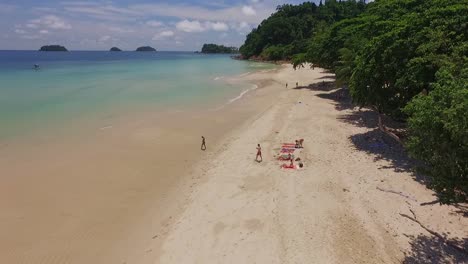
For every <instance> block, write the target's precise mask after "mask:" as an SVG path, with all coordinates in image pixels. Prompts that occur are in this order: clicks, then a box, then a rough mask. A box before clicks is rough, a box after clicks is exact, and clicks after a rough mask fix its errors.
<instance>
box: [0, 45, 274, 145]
mask: <svg viewBox="0 0 468 264" xmlns="http://www.w3.org/2000/svg"><path fill="white" fill-rule="evenodd" d="M34 64H38V65H39V66H40V68H39V69H38V70H35V69H33V66H34ZM272 68H274V66H273V65H269V64H264V63H255V62H246V61H238V60H232V59H231V58H230V57H229V56H228V55H203V54H195V53H191V52H157V53H146V52H143V53H139V52H107V51H74V52H38V51H0V140H2V139H7V138H10V137H15V136H18V135H22V134H25V133H28V132H31V131H35V130H36V129H43V128H47V127H54V126H67V125H68V124H71V123H72V122H74V121H76V120H82V119H86V118H95V117H96V116H111V115H118V114H121V113H126V112H129V111H130V112H131V111H140V110H142V109H154V110H155V111H157V110H158V109H159V110H160V109H183V108H184V107H187V106H189V105H190V106H193V105H198V106H203V105H206V106H207V107H213V106H216V105H222V104H223V103H230V102H232V101H233V100H235V99H237V98H240V95H243V94H245V93H246V92H247V91H248V90H249V89H250V88H251V87H252V84H248V83H242V82H226V81H225V80H227V79H232V77H235V76H242V75H243V74H246V73H249V72H252V71H255V70H262V69H272Z"/></svg>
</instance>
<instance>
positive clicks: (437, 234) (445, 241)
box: [400, 208, 468, 254]
mask: <svg viewBox="0 0 468 264" xmlns="http://www.w3.org/2000/svg"><path fill="white" fill-rule="evenodd" d="M409 210H410V212H411V213H412V214H413V217H411V216H409V215H407V214H402V213H400V215H401V216H403V217H405V218H408V219H409V220H411V221H413V222H415V223H417V224H419V226H421V227H422V228H423V229H424V230H426V231H427V232H429V233H430V234H431V235H433V236H436V237H438V238H439V239H441V240H442V241H443V242H444V243H445V244H447V245H448V246H450V247H452V248H453V249H455V250H457V251H459V252H461V253H463V254H468V251H467V250H466V249H464V248H462V247H460V246H458V245H456V244H454V243H451V242H450V241H448V240H447V239H446V238H445V237H444V236H442V235H441V234H439V233H437V232H435V231H432V230H430V229H429V228H427V227H426V226H425V225H423V224H422V223H421V222H419V221H418V220H417V219H416V214H415V213H414V211H413V210H411V208H410V209H409Z"/></svg>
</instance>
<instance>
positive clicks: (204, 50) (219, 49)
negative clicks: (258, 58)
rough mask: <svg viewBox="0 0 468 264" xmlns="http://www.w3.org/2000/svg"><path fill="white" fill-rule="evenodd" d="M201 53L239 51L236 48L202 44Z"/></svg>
mask: <svg viewBox="0 0 468 264" xmlns="http://www.w3.org/2000/svg"><path fill="white" fill-rule="evenodd" d="M201 52H202V53H238V52H239V50H238V49H237V48H236V47H226V46H224V45H216V44H204V45H203V47H202V49H201Z"/></svg>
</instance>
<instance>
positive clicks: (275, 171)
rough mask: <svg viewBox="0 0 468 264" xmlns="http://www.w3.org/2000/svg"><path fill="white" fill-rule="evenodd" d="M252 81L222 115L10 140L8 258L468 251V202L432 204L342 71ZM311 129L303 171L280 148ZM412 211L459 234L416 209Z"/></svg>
mask: <svg viewBox="0 0 468 264" xmlns="http://www.w3.org/2000/svg"><path fill="white" fill-rule="evenodd" d="M242 78H243V79H244V80H246V81H249V82H252V83H255V84H257V86H258V89H256V90H253V91H251V92H249V93H247V94H246V95H245V96H244V97H243V98H242V99H240V100H237V101H236V102H234V103H233V104H231V105H228V106H226V107H222V108H219V110H218V111H208V110H204V111H199V110H193V111H189V112H175V113H174V112H173V113H166V114H163V115H161V114H160V113H142V114H137V115H134V116H131V117H128V118H125V119H122V120H120V122H115V123H112V124H106V125H105V126H102V125H101V126H97V124H96V125H94V126H93V125H91V126H90V128H93V129H89V131H92V132H90V133H88V134H86V135H83V134H81V135H74V136H68V137H66V138H54V137H46V138H42V139H41V138H36V139H34V140H32V141H29V142H18V143H16V144H11V145H7V146H4V147H3V148H0V168H1V173H0V181H1V184H0V208H1V209H2V210H0V221H1V225H0V234H1V236H0V263H402V262H405V263H463V262H464V261H465V260H466V259H467V258H466V256H465V255H463V254H460V252H456V251H453V249H451V248H450V246H447V241H451V242H454V243H458V244H460V243H462V242H463V240H465V241H466V238H467V237H468V229H467V227H468V222H467V218H466V217H464V216H463V208H462V209H460V208H457V207H454V206H441V205H439V204H437V203H434V202H433V201H434V200H435V199H436V198H435V197H434V193H433V192H431V191H430V190H428V189H427V188H426V187H425V186H424V184H422V183H421V181H420V180H419V178H418V177H417V176H415V175H414V174H413V173H412V172H411V170H410V166H408V159H407V157H405V156H404V153H403V152H401V151H400V150H398V148H397V147H396V146H395V145H394V144H392V143H391V142H390V141H388V140H387V139H385V138H383V137H382V136H381V135H380V134H379V133H378V132H376V131H375V126H373V125H372V124H368V123H366V122H367V121H368V120H367V118H368V116H369V115H372V113H370V112H368V111H367V110H365V109H362V110H361V111H359V110H357V109H353V107H352V106H350V105H349V103H347V102H343V101H342V95H341V92H340V90H336V89H335V88H334V86H333V75H331V74H329V73H327V72H325V71H323V70H321V69H309V68H303V69H300V70H298V71H294V70H293V69H292V67H291V66H290V65H283V66H282V68H281V69H280V70H275V71H264V72H256V73H252V74H249V75H245V76H242ZM286 82H287V83H288V84H289V89H286V88H285V83H286ZM296 82H299V87H298V89H294V87H295V83H296ZM201 135H205V136H206V138H207V146H208V149H207V151H204V152H203V151H200V150H199V148H200V143H201V139H200V136H201ZM297 138H304V139H305V142H304V149H302V150H300V151H298V152H297V153H296V155H297V156H299V157H301V159H302V161H303V162H304V164H305V168H304V169H302V170H298V171H289V170H282V169H280V165H281V164H282V162H279V161H277V160H276V157H277V155H278V151H279V148H280V146H281V143H284V142H293V141H294V139H297ZM32 142H33V143H34V144H32ZM257 143H260V144H261V145H262V148H263V159H264V161H263V162H262V163H257V162H255V160H254V159H255V153H256V148H255V147H256V145H257ZM412 212H414V213H415V215H416V216H417V219H418V220H419V221H421V223H424V224H425V225H426V226H427V227H429V228H431V229H432V230H434V231H435V232H438V233H440V234H444V235H445V236H446V240H440V239H438V238H437V237H434V236H432V235H431V234H430V233H428V232H427V231H425V230H424V229H423V228H422V227H421V226H420V225H418V224H417V223H415V222H414V221H411V220H409V219H408V218H405V217H403V216H402V214H405V215H412ZM431 261H432V262H431ZM434 261H435V262H434Z"/></svg>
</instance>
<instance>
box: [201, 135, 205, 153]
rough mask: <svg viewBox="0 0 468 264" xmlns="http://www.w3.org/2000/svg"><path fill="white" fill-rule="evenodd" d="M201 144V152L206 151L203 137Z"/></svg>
mask: <svg viewBox="0 0 468 264" xmlns="http://www.w3.org/2000/svg"><path fill="white" fill-rule="evenodd" d="M201 138H202V142H201V150H206V143H205V137H204V136H202V137H201Z"/></svg>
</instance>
